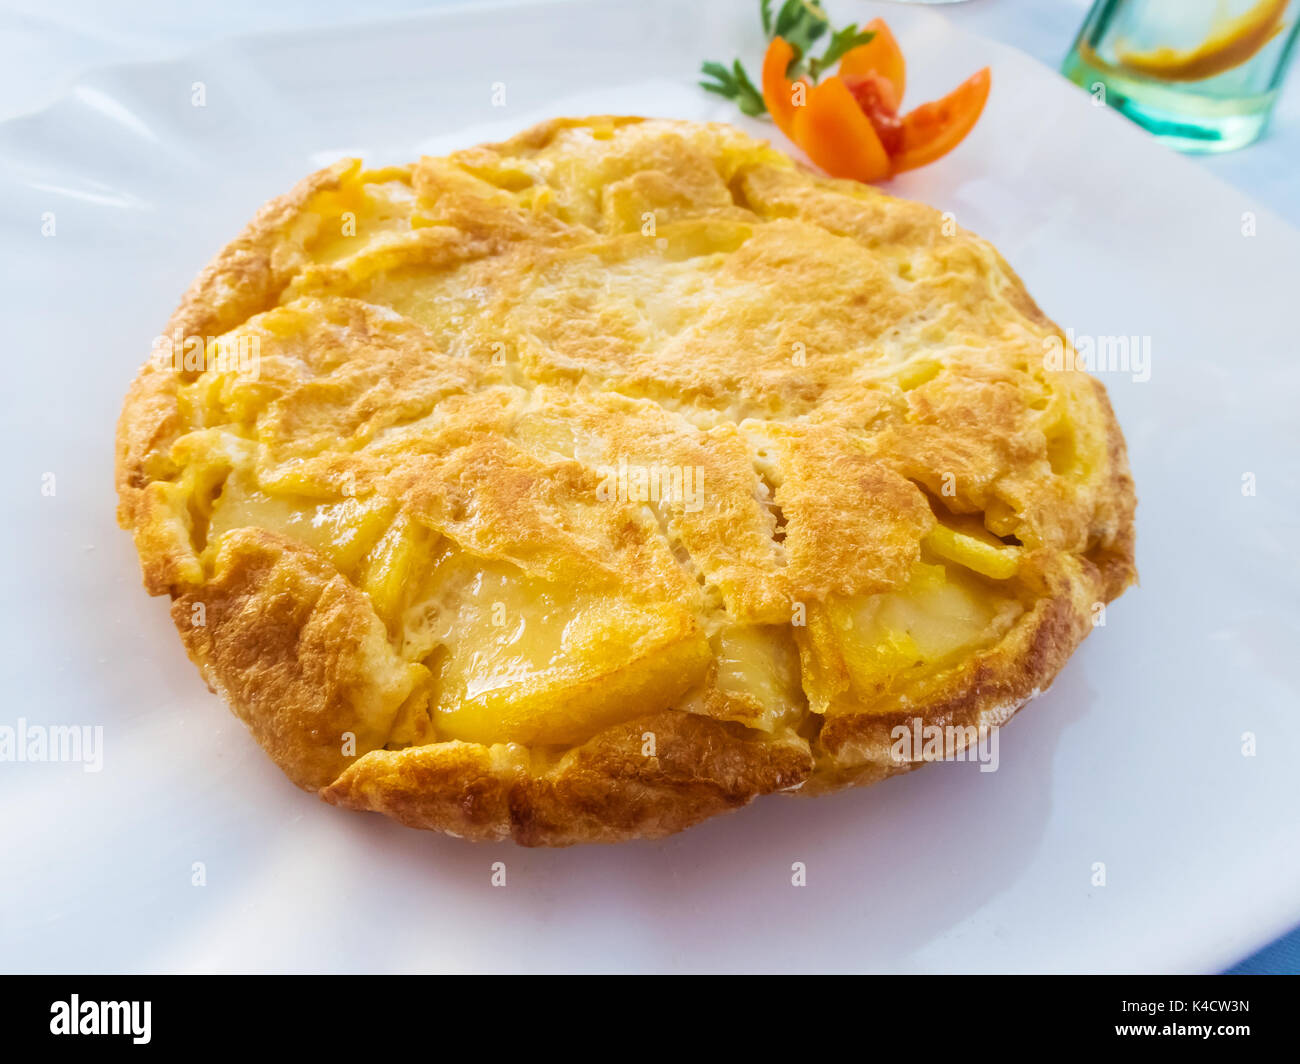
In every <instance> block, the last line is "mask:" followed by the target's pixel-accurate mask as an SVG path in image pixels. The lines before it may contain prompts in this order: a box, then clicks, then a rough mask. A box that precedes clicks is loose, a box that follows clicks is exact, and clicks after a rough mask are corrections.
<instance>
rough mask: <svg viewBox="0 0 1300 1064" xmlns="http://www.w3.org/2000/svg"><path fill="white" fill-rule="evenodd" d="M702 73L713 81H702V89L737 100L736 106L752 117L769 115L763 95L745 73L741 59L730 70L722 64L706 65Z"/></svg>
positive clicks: (701, 69) (702, 68)
mask: <svg viewBox="0 0 1300 1064" xmlns="http://www.w3.org/2000/svg"><path fill="white" fill-rule="evenodd" d="M700 71H701V73H703V74H704V76H705V77H707V78H712V79H713V80H712V81H701V82H700V88H702V89H705V90H707V91H708V92H713V93H717V94H718V95H719V96H723V97H725V98H726V99H728V100H735V101H736V106H737V107H739V108H740V109H741V110H742V111H743V112H744V113H745V114H747V115H749V116H751V117H757V116H758V115H761V114H766V113H767V105H766V104H764V103H763V94H762V93H761V92H759V90H758V89H757V88H756V87H755V85H754V83H753V82H752V81H751V80H750V79H749V75H748V74H747V73H746V72H745V67H744V65H743V64H742V63H741V62H740V60H739V59H737V60H736V61H735V62H734V63H733V64H732V65H731V69H730V70H728V69H727V67H725V66H723V64H721V63H705V64H704V65H703V66H702V67H701V68H700Z"/></svg>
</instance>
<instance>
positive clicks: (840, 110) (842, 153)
mask: <svg viewBox="0 0 1300 1064" xmlns="http://www.w3.org/2000/svg"><path fill="white" fill-rule="evenodd" d="M791 139H792V140H793V141H794V142H795V143H796V144H798V145H799V147H801V148H803V150H804V151H806V152H807V153H808V158H810V159H811V160H812V161H813V162H815V163H816V164H817V165H818V166H820V167H821V168H822V169H823V170H825V171H826V172H827V173H828V174H830V175H831V177H847V178H851V179H853V180H854V181H882V180H884V179H885V178H887V177H888V176H889V171H890V165H889V155H888V153H887V152H886V151H885V146H884V145H883V144H881V143H880V137H879V136H877V135H876V130H875V127H873V126H872V124H871V121H870V119H868V118H867V116H866V115H864V114H863V113H862V108H860V107H859V106H858V101H857V100H855V99H854V98H853V93H851V92H850V91H849V88H848V86H847V85H845V84H844V82H843V81H841V80H840V79H839V78H827V79H826V80H825V81H823V82H822V83H821V84H820V85H815V86H813V87H812V88H811V89H809V90H808V99H807V101H806V102H805V104H804V106H803V107H796V108H795V113H794V136H793V137H792V138H791Z"/></svg>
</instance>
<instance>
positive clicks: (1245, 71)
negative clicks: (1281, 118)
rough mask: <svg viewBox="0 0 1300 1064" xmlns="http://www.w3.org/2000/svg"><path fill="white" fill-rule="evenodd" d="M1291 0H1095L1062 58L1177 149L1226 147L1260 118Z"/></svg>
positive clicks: (1294, 6) (1273, 81)
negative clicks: (1076, 35) (1072, 43)
mask: <svg viewBox="0 0 1300 1064" xmlns="http://www.w3.org/2000/svg"><path fill="white" fill-rule="evenodd" d="M1298 16H1300V0H1097V2H1096V3H1094V4H1093V6H1092V10H1091V11H1089V12H1088V17H1087V18H1086V19H1084V23H1083V26H1082V27H1081V28H1080V30H1079V35H1078V37H1076V38H1075V41H1074V45H1073V47H1072V48H1071V49H1070V53H1069V55H1067V56H1066V58H1065V62H1064V64H1063V65H1062V71H1063V72H1064V74H1065V75H1066V77H1068V78H1069V79H1070V80H1071V81H1074V82H1075V83H1077V84H1079V85H1082V86H1083V87H1084V88H1085V89H1087V90H1088V91H1089V92H1091V93H1093V94H1094V95H1095V96H1097V98H1098V99H1101V100H1102V101H1103V102H1105V103H1107V104H1109V105H1110V106H1111V107H1114V108H1115V109H1116V110H1118V111H1120V112H1122V113H1123V114H1125V115H1127V116H1128V117H1129V118H1131V119H1133V120H1134V121H1135V122H1137V123H1138V124H1139V125H1141V126H1144V127H1145V128H1146V129H1149V130H1150V131H1151V132H1152V133H1154V134H1155V135H1156V136H1157V137H1159V138H1160V139H1161V140H1164V141H1166V142H1167V143H1169V144H1171V145H1172V146H1174V147H1176V148H1178V149H1180V150H1181V151H1190V152H1219V151H1233V150H1235V149H1237V148H1241V147H1244V146H1245V145H1247V144H1249V143H1250V142H1251V141H1253V140H1255V139H1256V138H1257V137H1259V135H1260V134H1261V133H1262V132H1263V131H1264V128H1265V126H1267V124H1268V116H1269V112H1270V111H1271V110H1272V107H1273V101H1274V100H1275V99H1276V98H1277V94H1278V90H1279V89H1280V88H1281V85H1282V79H1283V77H1284V76H1285V74H1286V68H1287V63H1288V61H1289V60H1290V58H1291V55H1292V52H1293V51H1294V49H1295V43H1296V37H1297V29H1298V28H1300V17H1298Z"/></svg>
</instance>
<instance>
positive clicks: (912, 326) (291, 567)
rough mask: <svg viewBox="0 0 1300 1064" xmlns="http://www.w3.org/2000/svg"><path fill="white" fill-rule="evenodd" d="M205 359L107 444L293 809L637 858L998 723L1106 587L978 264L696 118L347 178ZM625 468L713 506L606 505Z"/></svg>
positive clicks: (1089, 409) (508, 146) (1026, 371)
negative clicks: (670, 836)
mask: <svg viewBox="0 0 1300 1064" xmlns="http://www.w3.org/2000/svg"><path fill="white" fill-rule="evenodd" d="M191 336H197V337H202V338H204V339H205V345H203V346H201V347H200V350H201V351H202V352H203V354H204V359H203V360H202V361H201V363H200V364H198V365H193V366H191V365H189V364H188V363H183V364H179V365H177V364H161V363H160V362H158V361H157V360H151V362H150V363H149V364H147V365H146V366H145V368H144V369H143V370H142V371H141V374H140V376H139V377H138V378H137V380H136V382H135V384H134V385H133V386H132V388H131V390H130V392H129V394H128V396H127V399H126V403H125V405H124V408H123V412H122V416H121V420H120V422H119V426H118V438H117V486H118V492H119V500H120V505H119V520H120V522H121V524H122V525H123V527H125V528H128V529H130V530H131V532H132V533H133V535H134V537H135V542H136V546H137V549H138V551H139V553H140V558H141V565H142V570H143V573H144V580H145V585H146V587H147V588H148V590H149V591H150V592H151V593H153V594H168V595H170V596H171V597H172V599H173V617H174V620H175V622H176V625H177V627H178V629H179V631H180V633H181V635H182V638H183V640H184V642H185V645H186V648H187V650H188V652H189V654H190V656H191V658H192V659H193V660H194V661H195V662H196V664H197V665H198V666H199V668H200V670H201V671H202V673H203V675H204V677H205V678H206V679H207V681H208V683H209V685H210V686H211V687H213V688H214V689H215V690H217V691H218V692H219V693H220V694H221V695H222V696H223V697H224V698H225V699H226V700H227V701H228V702H229V703H230V705H231V707H232V709H233V710H234V711H235V712H236V714H237V715H238V716H239V717H240V718H241V719H242V720H243V721H244V722H245V723H246V724H247V726H248V727H249V730H250V731H251V733H252V734H253V736H254V737H255V738H256V739H257V740H258V742H259V743H260V744H261V745H262V746H263V747H264V748H265V749H266V750H267V752H268V753H269V754H270V755H271V757H272V758H273V759H274V760H275V761H276V763H277V764H279V765H280V767H281V768H282V769H283V770H284V771H285V772H286V774H288V775H289V777H290V778H291V779H292V780H293V781H294V782H295V783H297V784H298V785H299V786H302V787H307V788H311V789H317V790H319V791H320V793H321V795H322V797H324V798H325V799H326V800H327V801H329V802H332V803H334V804H337V805H341V806H346V807H350V808H354V809H362V810H373V811H378V812H382V813H385V814H387V815H388V816H391V817H393V818H395V819H397V820H399V821H401V822H403V823H406V824H410V825H412V826H415V827H421V828H428V829H433V830H439V831H444V832H448V833H451V834H455V835H460V836H464V837H467V838H474V839H499V838H513V839H515V840H516V841H518V842H520V843H522V844H525V845H568V844H571V843H576V842H594V841H618V840H621V839H627V838H635V837H655V836H660V835H664V834H667V833H670V832H673V831H677V830H680V829H682V828H685V827H687V826H689V825H691V824H693V823H696V822H698V821H699V820H701V819H703V818H705V817H707V816H711V815H713V814H715V813H719V812H724V811H726V810H728V809H732V808H736V807H738V806H740V805H743V804H745V803H746V802H748V801H750V800H752V799H753V798H754V797H756V796H758V795H762V794H768V793H773V792H780V791H786V792H790V791H798V792H799V793H805V794H809V793H818V792H821V791H825V790H829V789H834V788H836V787H841V786H846V785H854V784H862V783H868V782H872V781H874V780H877V779H880V778H883V777H885V776H887V775H890V774H893V773H895V772H899V771H906V770H907V769H909V768H911V767H914V766H915V765H916V764H917V763H919V755H917V756H916V757H913V758H911V759H903V760H900V759H899V758H898V757H896V756H895V754H894V752H893V735H894V734H895V729H896V728H898V727H899V726H903V727H907V726H909V725H910V723H911V722H912V721H914V720H918V719H919V720H921V721H923V722H924V723H925V724H926V725H938V726H940V727H952V728H956V729H963V728H980V727H989V726H999V725H1001V724H1002V723H1004V722H1005V721H1006V720H1007V719H1009V717H1010V716H1011V715H1012V714H1013V713H1014V712H1015V711H1016V709H1018V708H1019V707H1020V706H1021V705H1023V704H1024V703H1025V702H1026V701H1027V700H1029V699H1030V698H1032V697H1033V696H1034V695H1035V694H1036V693H1038V692H1039V691H1041V690H1042V689H1044V688H1046V687H1047V686H1048V685H1049V684H1050V683H1051V682H1052V680H1053V678H1054V677H1055V676H1056V674H1057V673H1058V672H1059V670H1060V668H1061V667H1062V666H1063V664H1064V663H1065V661H1066V660H1067V659H1068V658H1069V656H1070V654H1071V653H1072V652H1073V650H1074V649H1075V647H1076V646H1077V645H1078V644H1079V642H1080V641H1081V640H1082V639H1083V638H1084V637H1085V635H1086V634H1087V632H1088V631H1089V630H1090V629H1091V627H1092V625H1093V623H1094V618H1095V616H1096V613H1097V610H1098V609H1099V607H1100V606H1101V605H1103V604H1104V603H1106V602H1108V601H1110V600H1111V599H1113V598H1114V597H1116V596H1117V595H1119V594H1120V593H1121V592H1122V591H1123V590H1124V588H1125V587H1127V586H1128V585H1129V584H1130V583H1132V581H1133V580H1134V579H1135V570H1134V566H1133V511H1134V494H1133V484H1132V480H1131V477H1130V475H1129V472H1128V464H1127V458H1126V455H1125V450H1124V442H1123V437H1122V435H1121V433H1120V431H1119V427H1118V425H1117V424H1116V422H1115V418H1114V414H1113V412H1112V410H1111V407H1110V404H1109V402H1108V400H1107V398H1106V394H1105V390H1104V389H1103V388H1102V386H1101V385H1100V383H1098V382H1097V381H1096V380H1094V379H1092V378H1091V377H1089V376H1087V375H1086V374H1083V373H1078V372H1072V371H1067V372H1058V371H1056V370H1053V369H1050V368H1048V367H1047V366H1046V364H1045V362H1044V359H1043V353H1044V351H1045V350H1046V349H1047V347H1050V345H1051V344H1052V343H1053V342H1054V341H1055V340H1057V339H1059V338H1060V337H1061V334H1060V332H1059V330H1058V329H1057V328H1056V327H1055V326H1054V325H1053V324H1052V323H1051V321H1050V320H1048V319H1047V317H1046V316H1045V315H1044V314H1043V313H1042V311H1041V310H1040V309H1039V308H1038V307H1037V306H1036V305H1035V304H1034V302H1033V300H1032V299H1031V298H1030V297H1029V295H1028V294H1027V293H1026V292H1025V290H1024V286H1023V285H1022V284H1021V282H1020V280H1019V278H1017V277H1016V275H1015V274H1014V272H1012V270H1011V269H1010V268H1009V267H1008V266H1007V264H1006V263H1005V262H1004V261H1003V260H1002V259H1001V257H1000V256H999V255H998V254H997V252H996V251H995V250H994V249H992V248H991V247H990V246H989V245H988V244H986V243H984V242H983V241H981V240H979V238H977V237H974V236H972V235H971V234H968V233H965V232H963V231H960V230H953V229H952V227H951V225H950V224H948V222H946V221H945V220H944V219H943V218H942V217H941V216H940V215H939V214H938V213H937V212H935V211H933V210H931V209H930V208H928V207H925V206H923V205H920V204H914V203H907V202H905V201H900V200H895V199H892V198H890V197H888V196H885V195H883V194H881V193H880V192H878V191H877V190H875V189H871V188H868V187H863V186H859V185H854V184H851V183H847V182H839V181H830V180H826V179H823V178H819V177H817V176H815V175H812V174H809V173H806V172H804V171H801V170H800V169H798V168H796V167H795V166H793V165H792V164H791V163H790V161H789V160H788V159H786V158H785V157H783V156H781V155H779V154H778V153H776V152H774V151H772V150H771V149H770V148H768V147H766V146H765V145H762V144H760V143H757V142H755V141H752V140H750V139H749V138H747V137H745V136H744V135H743V134H740V133H739V132H738V131H736V130H733V129H730V128H728V127H725V126H715V125H698V124H692V123H684V122H671V121H661V120H642V119H632V118H610V117H603V118H593V119H557V120H554V121H551V122H547V123H544V124H542V125H540V126H537V127H534V128H533V129H530V130H527V131H525V132H524V133H521V134H520V135H519V136H518V137H516V138H514V139H512V140H511V141H508V142H506V143H504V144H499V145H484V146H481V147H479V148H474V149H470V150H468V151H465V152H460V153H456V154H455V155H452V156H450V157H448V158H446V159H424V160H421V161H420V162H419V163H418V164H416V165H414V166H412V167H402V168H392V169H389V170H383V171H372V172H363V171H361V170H360V167H359V164H357V163H356V162H343V163H339V164H336V165H335V166H332V167H329V168H326V169H325V170H322V171H320V172H319V173H317V174H314V175H312V176H311V177H309V178H307V179H305V180H304V181H303V182H301V183H300V184H299V185H298V186H297V187H296V188H295V189H294V190H293V191H292V192H290V193H289V194H288V195H286V196H284V197H281V198H279V199H277V200H274V201H272V202H271V203H270V204H268V205H267V206H266V207H264V208H263V209H262V210H261V211H260V212H259V213H258V215H257V216H256V217H255V218H254V220H253V222H252V223H250V225H249V226H248V228H247V229H246V230H245V231H244V233H243V234H241V236H240V237H239V238H238V239H237V240H236V241H235V242H234V243H232V244H231V245H230V246H229V247H227V248H226V249H225V250H223V251H222V252H221V253H220V254H219V255H218V256H217V258H216V259H214V260H213V262H212V263H211V264H210V265H209V266H208V267H207V268H206V269H205V270H204V271H203V272H202V273H201V274H200V276H199V277H198V279H197V280H196V281H195V282H194V284H193V285H192V286H191V288H190V290H189V291H188V292H187V293H186V295H185V297H184V298H183V300H182V303H181V306H180V308H179V309H178V310H177V312H176V314H175V315H174V316H173V318H172V320H171V322H170V323H169V325H168V330H167V337H168V338H169V339H170V340H172V341H173V342H174V343H179V342H180V341H181V340H183V339H184V338H187V337H191ZM207 338H212V339H213V340H214V341H216V342H217V346H216V347H213V346H212V344H211V343H206V340H207ZM222 345H225V346H224V347H223V346H222ZM248 345H252V347H251V349H252V350H254V351H255V352H256V353H257V358H256V363H255V364H254V365H252V366H249V365H245V364H234V363H232V362H230V361H222V360H221V357H220V356H221V355H222V353H223V352H224V351H233V350H236V349H238V350H241V351H242V350H245V349H246V348H247V347H248ZM214 353H215V356H216V357H215V361H214ZM629 464H630V465H631V466H632V467H633V468H634V469H641V470H645V469H647V468H653V469H659V468H662V469H664V470H674V471H677V473H678V475H679V487H680V479H681V476H682V475H685V476H686V478H687V479H686V484H687V485H689V484H690V483H691V477H694V478H695V479H694V482H695V483H696V486H697V487H699V486H700V485H702V486H703V487H702V490H701V491H700V492H699V493H698V496H699V497H697V498H695V499H693V500H692V499H691V498H690V497H689V493H688V496H687V497H685V498H682V497H674V498H671V499H668V498H663V499H661V498H658V497H655V498H653V499H650V500H646V498H645V497H644V496H642V497H640V498H624V497H622V496H618V497H616V498H611V497H610V495H609V493H608V489H609V485H610V484H611V483H612V482H613V473H612V471H613V470H615V469H618V468H624V469H626V467H627V466H628V465H629ZM619 483H620V484H624V483H626V482H625V481H620V482H619ZM945 537H946V538H945ZM953 543H956V544H957V546H956V547H954V546H953V545H952V544H953ZM476 596H477V597H476ZM498 599H499V600H502V601H497V600H498ZM498 608H499V609H500V610H501V613H502V616H504V617H510V618H512V619H511V620H510V622H509V623H506V622H504V621H502V620H501V619H500V618H497V619H495V620H489V619H487V618H488V616H489V612H490V611H494V610H496V609H498ZM511 611H514V612H513V614H512V612H511ZM530 611H531V612H530ZM945 611H950V612H951V613H952V615H953V617H955V618H957V620H954V621H952V623H951V624H949V623H948V621H947V619H946V618H947V614H946V613H945ZM516 614H517V615H518V616H517V617H515V615H516ZM556 618H559V619H558V620H557V619H556ZM900 618H901V619H900ZM936 624H937V627H936ZM494 625H504V626H505V627H506V628H507V629H509V630H511V631H514V633H515V634H514V635H513V636H511V637H510V639H506V638H505V637H504V636H502V635H499V634H498V633H497V630H496V628H494V627H493V626H494ZM512 625H514V627H511V626H512ZM520 633H525V634H524V635H520ZM519 639H524V643H523V644H520V645H521V646H526V647H528V648H530V649H529V650H528V652H527V653H525V652H524V651H523V650H519V649H518V648H517V647H516V646H515V643H516V642H518V640H519ZM503 640H504V641H503ZM511 640H513V641H514V642H512V641H511ZM529 640H532V642H529ZM547 640H551V642H547ZM529 654H531V655H532V657H529ZM493 655H496V656H497V657H496V658H493ZM512 655H513V656H512ZM484 661H489V664H490V663H491V661H496V664H495V665H492V666H491V668H489V667H488V665H485V664H483V662H484ZM476 669H477V670H479V671H477V672H475V671H474V670H476ZM485 670H486V671H485ZM493 670H495V671H493ZM958 734H960V732H959V733H958ZM949 752H951V751H949Z"/></svg>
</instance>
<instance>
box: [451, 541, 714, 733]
mask: <svg viewBox="0 0 1300 1064" xmlns="http://www.w3.org/2000/svg"><path fill="white" fill-rule="evenodd" d="M457 565H458V566H459V568H461V570H462V574H463V577H462V579H461V580H460V581H459V585H460V587H459V591H450V590H444V592H443V595H444V602H445V603H446V605H445V606H444V607H443V608H442V609H441V611H440V613H439V616H438V619H437V621H436V622H435V627H436V633H435V639H436V642H437V644H438V646H439V648H440V649H439V650H438V651H436V652H435V654H434V657H435V658H436V659H438V661H439V662H440V668H439V671H438V693H437V697H436V700H435V704H434V706H433V717H434V723H435V727H436V728H437V731H438V734H439V736H440V737H442V738H448V739H460V740H463V741H466V742H479V743H489V744H490V743H500V742H519V743H529V744H540V745H548V744H560V743H575V742H581V741H582V740H584V739H586V738H588V737H589V736H591V735H593V734H594V733H595V732H597V731H599V730H600V729H601V728H604V727H607V726H608V725H610V724H614V723H617V722H619V721H623V720H627V719H630V718H632V717H635V716H639V715H641V714H646V713H653V712H657V711H659V710H662V709H665V708H667V707H669V706H671V705H673V704H674V702H676V701H677V700H678V699H679V698H680V697H681V696H682V695H683V694H684V693H685V692H686V691H687V690H688V689H689V688H691V687H692V686H694V685H695V684H697V683H699V682H700V681H701V680H702V679H703V677H704V675H705V673H706V671H707V669H708V666H709V663H710V661H711V660H712V654H711V652H710V650H709V643H708V639H707V638H706V637H705V635H704V633H703V631H702V630H701V629H700V628H699V626H698V624H697V623H696V621H695V619H694V617H692V616H691V614H690V613H688V612H687V611H685V610H683V609H681V608H679V607H677V606H675V605H673V604H668V603H651V604H641V603H633V602H631V601H628V600H625V599H620V598H618V597H615V596H609V595H598V594H593V593H582V594H579V593H575V592H573V591H572V589H569V588H565V587H561V586H558V585H554V584H545V583H543V582H541V581H537V580H535V579H530V578H527V577H524V576H523V575H522V574H518V573H516V572H514V571H513V570H511V569H510V568H509V567H507V566H505V565H502V564H499V563H492V562H473V561H470V560H468V559H464V560H462V561H460V562H459V563H455V562H453V563H452V567H453V568H454V567H456V566H457ZM442 568H443V572H442V573H441V574H439V575H440V581H439V582H440V583H441V584H442V585H443V587H444V588H445V589H446V588H451V587H454V586H455V585H456V584H457V583H458V581H457V580H456V579H455V577H454V574H453V572H452V571H451V569H450V568H449V567H448V566H447V565H444V566H443V567H442ZM471 570H474V571H473V572H472V573H471ZM434 667H435V668H438V665H435V666H434Z"/></svg>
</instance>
